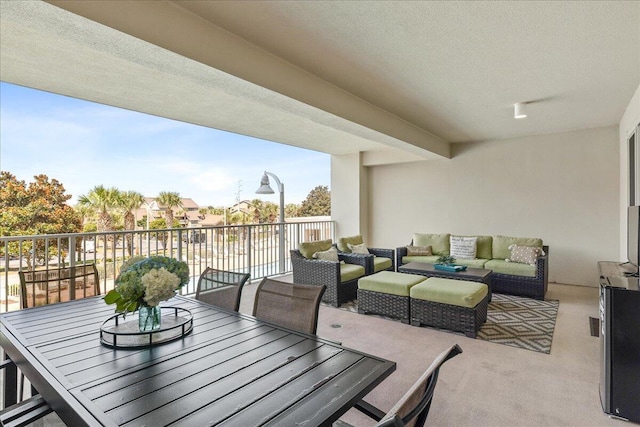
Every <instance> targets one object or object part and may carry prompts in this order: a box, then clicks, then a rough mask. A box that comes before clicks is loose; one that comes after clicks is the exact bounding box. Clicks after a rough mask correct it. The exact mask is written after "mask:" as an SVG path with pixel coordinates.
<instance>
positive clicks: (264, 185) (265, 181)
mask: <svg viewBox="0 0 640 427" xmlns="http://www.w3.org/2000/svg"><path fill="white" fill-rule="evenodd" d="M273 193H275V191H273V189H272V188H271V186H270V185H269V177H268V176H267V173H266V172H265V173H264V174H263V175H262V179H261V180H260V187H259V188H258V189H257V190H256V194H273Z"/></svg>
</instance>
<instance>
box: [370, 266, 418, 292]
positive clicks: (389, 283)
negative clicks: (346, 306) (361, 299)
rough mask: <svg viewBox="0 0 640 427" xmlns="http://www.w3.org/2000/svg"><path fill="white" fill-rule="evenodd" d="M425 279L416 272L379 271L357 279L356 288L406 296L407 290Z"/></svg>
mask: <svg viewBox="0 0 640 427" xmlns="http://www.w3.org/2000/svg"><path fill="white" fill-rule="evenodd" d="M425 280H426V278H425V277H424V276H419V275H417V274H405V273H396V272H394V271H381V272H379V273H375V274H372V275H370V276H365V277H363V278H361V279H360V280H358V289H364V290H367V291H373V292H381V293H383V294H391V295H398V296H401V297H408V296H409V290H410V289H411V288H412V287H413V286H415V285H417V284H418V283H422V282H424V281H425Z"/></svg>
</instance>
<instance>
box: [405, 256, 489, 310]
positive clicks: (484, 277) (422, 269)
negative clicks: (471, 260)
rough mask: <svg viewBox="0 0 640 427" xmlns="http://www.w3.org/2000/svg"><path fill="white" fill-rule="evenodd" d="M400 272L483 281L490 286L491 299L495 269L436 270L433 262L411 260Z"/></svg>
mask: <svg viewBox="0 0 640 427" xmlns="http://www.w3.org/2000/svg"><path fill="white" fill-rule="evenodd" d="M398 272H400V273H407V274H419V275H421V276H425V277H442V278H445V279H454V280H466V281H469V282H481V283H484V284H485V285H487V288H489V294H488V299H489V301H491V275H492V274H493V271H491V270H485V269H484V268H471V267H467V269H466V270H464V271H444V270H436V269H435V267H434V266H433V264H427V263H426V262H410V263H408V264H404V265H401V266H399V267H398Z"/></svg>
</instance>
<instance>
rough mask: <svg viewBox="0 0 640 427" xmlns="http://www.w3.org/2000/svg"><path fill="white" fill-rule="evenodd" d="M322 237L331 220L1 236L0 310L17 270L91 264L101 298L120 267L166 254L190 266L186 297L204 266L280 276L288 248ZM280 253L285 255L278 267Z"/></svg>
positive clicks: (8, 303)
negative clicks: (129, 261) (136, 259)
mask: <svg viewBox="0 0 640 427" xmlns="http://www.w3.org/2000/svg"><path fill="white" fill-rule="evenodd" d="M281 230H282V231H283V232H284V236H285V238H284V245H285V248H284V251H283V252H281V251H280V248H279V243H280V238H279V233H280V231H281ZM321 239H333V240H335V223H334V221H310V222H296V223H284V224H281V223H274V224H250V225H230V226H220V227H201V228H173V229H165V230H137V231H112V232H105V233H74V234H47V235H37V236H10V237H0V312H6V311H11V310H17V309H20V308H21V307H22V306H21V302H20V278H19V275H18V272H19V271H21V270H23V271H24V270H44V269H49V268H58V267H68V266H74V265H81V264H88V263H94V264H96V267H97V269H98V274H99V276H100V292H101V293H102V294H105V293H106V292H108V291H109V290H111V289H113V284H114V280H115V278H116V277H117V275H118V273H119V269H120V266H121V265H122V263H123V262H125V261H126V260H127V259H129V258H131V257H132V256H136V255H143V256H150V255H163V256H170V257H174V258H176V259H179V260H182V261H185V262H186V263H187V264H188V265H189V273H190V275H191V281H190V282H189V284H188V285H187V286H185V287H183V288H182V289H181V294H183V295H189V294H193V293H195V286H196V284H197V281H198V277H199V276H200V274H201V273H202V271H204V269H205V268H207V267H212V268H216V269H220V270H229V271H237V272H245V273H249V274H250V275H251V280H254V279H259V278H262V277H267V276H273V275H277V274H285V273H288V272H290V271H291V261H290V259H289V250H290V249H295V248H297V247H298V244H299V243H300V242H304V241H309V240H321ZM280 253H283V254H284V257H285V259H284V262H282V263H281V262H280Z"/></svg>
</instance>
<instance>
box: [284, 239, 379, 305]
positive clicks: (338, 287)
mask: <svg viewBox="0 0 640 427" xmlns="http://www.w3.org/2000/svg"><path fill="white" fill-rule="evenodd" d="M338 259H339V260H340V261H344V262H345V263H348V264H356V265H360V266H362V267H363V268H364V269H365V271H366V266H367V258H366V257H362V256H357V255H356V254H344V253H338ZM291 264H292V265H293V282H294V283H302V284H308V285H325V286H326V287H327V290H326V292H325V293H324V295H323V297H322V301H323V302H325V303H327V304H331V305H332V306H334V307H339V306H340V304H342V303H344V302H347V301H351V300H354V299H356V298H357V293H358V279H359V278H360V277H362V276H360V277H357V278H355V279H352V280H349V281H346V282H343V281H342V280H341V277H340V262H335V261H322V260H316V259H309V258H305V257H304V256H303V255H302V253H301V252H300V250H298V249H292V250H291ZM363 275H364V274H363Z"/></svg>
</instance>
